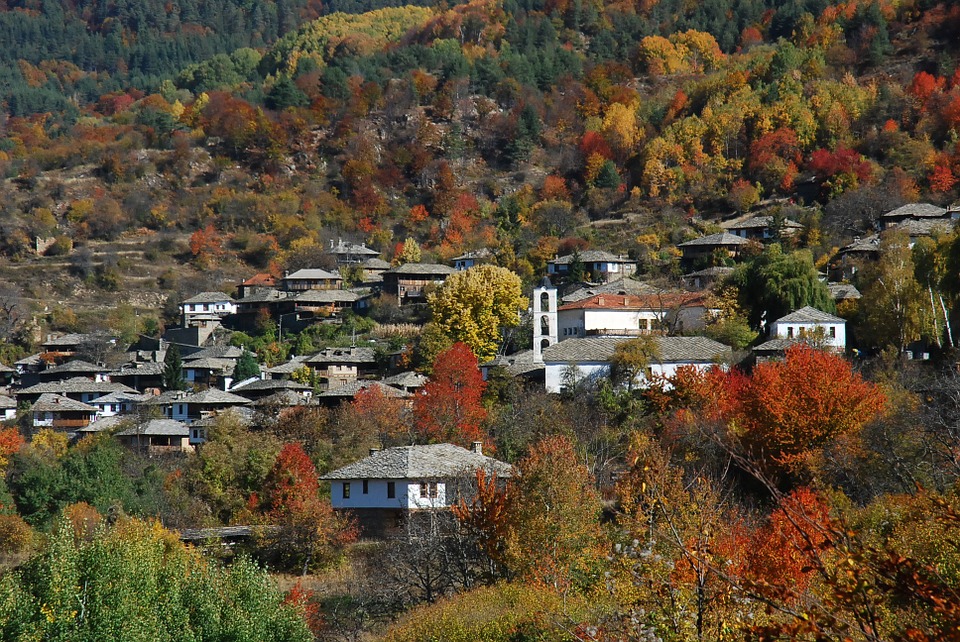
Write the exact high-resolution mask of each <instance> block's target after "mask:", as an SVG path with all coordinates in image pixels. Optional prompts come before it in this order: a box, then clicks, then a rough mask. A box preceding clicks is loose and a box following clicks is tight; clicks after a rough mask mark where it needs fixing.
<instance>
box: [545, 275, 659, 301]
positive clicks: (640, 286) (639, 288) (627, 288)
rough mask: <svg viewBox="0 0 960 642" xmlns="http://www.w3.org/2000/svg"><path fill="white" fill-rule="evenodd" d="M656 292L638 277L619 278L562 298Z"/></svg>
mask: <svg viewBox="0 0 960 642" xmlns="http://www.w3.org/2000/svg"><path fill="white" fill-rule="evenodd" d="M651 292H654V288H653V287H651V286H649V285H647V284H646V283H644V282H642V281H637V280H636V279H628V278H619V279H616V280H613V281H610V282H609V283H604V284H602V285H591V286H587V287H584V288H579V289H577V290H574V291H573V292H570V293H569V294H567V295H565V296H564V297H563V298H562V299H561V300H562V301H563V302H564V303H575V302H576V301H582V300H583V299H589V298H590V297H592V296H593V295H595V294H633V295H635V296H640V295H643V294H650V293H651Z"/></svg>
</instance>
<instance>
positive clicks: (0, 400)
mask: <svg viewBox="0 0 960 642" xmlns="http://www.w3.org/2000/svg"><path fill="white" fill-rule="evenodd" d="M16 407H17V400H16V399H12V398H10V397H8V396H6V395H0V408H16Z"/></svg>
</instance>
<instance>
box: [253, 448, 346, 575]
mask: <svg viewBox="0 0 960 642" xmlns="http://www.w3.org/2000/svg"><path fill="white" fill-rule="evenodd" d="M258 501H259V509H260V511H262V513H263V515H264V516H265V518H266V520H267V521H268V522H269V523H270V525H271V526H278V527H279V529H277V530H272V529H270V530H265V531H264V532H263V533H262V535H261V540H262V542H263V544H264V547H265V549H266V551H267V553H268V554H269V555H270V557H271V558H272V559H274V560H275V561H276V562H278V563H280V564H281V565H282V566H284V567H285V568H300V567H302V569H303V571H304V572H306V570H307V569H310V568H320V567H323V566H325V565H326V564H329V563H330V562H331V561H333V560H334V559H336V557H337V556H338V555H339V554H340V552H341V551H342V549H343V547H344V546H345V545H346V544H348V543H349V542H351V541H353V539H355V537H356V530H355V528H354V527H353V524H352V523H351V522H350V521H349V520H348V519H346V518H344V517H342V516H339V515H337V514H335V513H334V512H333V508H332V507H331V505H330V502H329V501H327V500H325V499H321V498H320V480H319V478H318V477H317V469H316V468H315V467H314V465H313V462H311V461H310V458H309V457H307V454H306V453H305V452H304V451H303V448H302V447H301V446H300V444H298V443H296V442H294V443H290V444H287V445H285V446H284V447H283V449H282V450H281V451H280V453H279V454H278V455H277V459H276V461H275V462H274V464H273V467H272V468H271V469H270V472H269V473H268V474H267V476H266V478H265V479H264V482H263V487H262V492H261V493H260V495H259V496H257V495H256V494H255V495H253V496H252V497H251V504H253V505H256V503H257V502H258Z"/></svg>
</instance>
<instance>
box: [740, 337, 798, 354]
mask: <svg viewBox="0 0 960 642" xmlns="http://www.w3.org/2000/svg"><path fill="white" fill-rule="evenodd" d="M807 343H808V341H807V340H806V339H804V338H801V337H794V338H791V339H788V338H785V337H778V338H776V339H770V340H769V341H764V342H763V343H761V344H760V345H758V346H755V347H754V348H753V352H785V351H786V350H787V349H788V348H791V347H793V346H795V345H800V344H807Z"/></svg>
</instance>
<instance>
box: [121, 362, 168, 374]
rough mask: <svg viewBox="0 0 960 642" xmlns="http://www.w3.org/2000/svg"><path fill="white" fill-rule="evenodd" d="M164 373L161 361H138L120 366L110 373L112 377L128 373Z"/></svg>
mask: <svg viewBox="0 0 960 642" xmlns="http://www.w3.org/2000/svg"><path fill="white" fill-rule="evenodd" d="M159 374H163V364H162V363H161V362H159V361H137V362H134V363H126V364H124V365H122V366H120V369H119V370H114V371H112V372H110V373H109V375H108V376H111V377H122V376H127V375H159Z"/></svg>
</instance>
